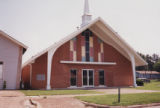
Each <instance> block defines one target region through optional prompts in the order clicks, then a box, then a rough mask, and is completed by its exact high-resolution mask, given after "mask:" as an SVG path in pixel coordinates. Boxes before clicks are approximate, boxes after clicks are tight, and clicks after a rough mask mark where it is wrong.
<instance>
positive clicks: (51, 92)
mask: <svg viewBox="0 0 160 108" xmlns="http://www.w3.org/2000/svg"><path fill="white" fill-rule="evenodd" d="M20 91H21V92H22V93H24V94H25V95H26V96H40V95H75V94H100V93H102V92H96V91H91V90H20Z"/></svg>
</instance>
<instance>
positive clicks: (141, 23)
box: [0, 0, 160, 62]
mask: <svg viewBox="0 0 160 108" xmlns="http://www.w3.org/2000/svg"><path fill="white" fill-rule="evenodd" d="M159 4H160V0H89V5H90V12H91V14H92V15H93V17H92V19H93V20H94V19H95V18H97V17H101V18H102V19H104V20H105V21H106V23H108V24H109V25H110V26H111V27H112V28H113V29H114V30H115V31H116V32H118V34H119V35H120V36H121V37H122V38H123V39H124V40H125V41H126V42H127V43H128V44H129V45H130V46H132V47H133V48H134V49H135V51H138V52H141V53H144V54H153V53H157V54H159V55H160V6H159ZM83 8H84V0H0V29H1V30H2V31H4V32H6V33H7V34H9V35H10V36H12V37H13V38H15V39H17V40H19V41H20V42H22V43H24V44H25V45H27V46H28V50H27V52H26V53H25V54H24V56H23V62H25V61H26V60H28V59H29V58H31V57H32V56H34V55H35V54H37V53H38V52H41V51H42V50H44V49H45V48H47V47H49V46H50V45H52V44H54V43H55V42H57V41H59V40H60V39H62V38H64V37H65V36H67V35H69V34H71V33H72V32H74V31H75V30H77V27H78V26H80V25H81V16H82V14H83Z"/></svg>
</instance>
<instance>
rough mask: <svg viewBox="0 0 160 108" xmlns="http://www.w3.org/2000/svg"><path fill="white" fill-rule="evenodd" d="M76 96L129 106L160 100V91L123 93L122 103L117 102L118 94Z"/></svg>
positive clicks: (102, 103)
mask: <svg viewBox="0 0 160 108" xmlns="http://www.w3.org/2000/svg"><path fill="white" fill-rule="evenodd" d="M76 98H77V99H80V100H82V101H85V102H89V103H95V104H101V105H109V106H128V105H137V104H149V103H157V102H160V93H159V92H158V93H141V94H122V95H121V102H120V103H118V102H117V101H118V96H117V95H99V96H77V97H76Z"/></svg>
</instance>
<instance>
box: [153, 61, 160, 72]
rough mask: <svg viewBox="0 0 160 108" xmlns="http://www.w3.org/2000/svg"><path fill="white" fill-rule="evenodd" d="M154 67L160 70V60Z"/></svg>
mask: <svg viewBox="0 0 160 108" xmlns="http://www.w3.org/2000/svg"><path fill="white" fill-rule="evenodd" d="M154 69H155V71H157V72H160V61H159V62H157V63H155V64H154Z"/></svg>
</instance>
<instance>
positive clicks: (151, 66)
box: [136, 52, 160, 71]
mask: <svg viewBox="0 0 160 108" xmlns="http://www.w3.org/2000/svg"><path fill="white" fill-rule="evenodd" d="M138 54H139V55H140V56H141V57H142V58H143V59H144V60H145V61H146V62H147V63H148V65H147V66H138V67H136V70H139V71H143V70H148V71H157V69H159V68H160V65H159V63H160V56H159V55H158V54H152V55H149V54H146V55H145V54H142V53H139V52H138Z"/></svg>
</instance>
